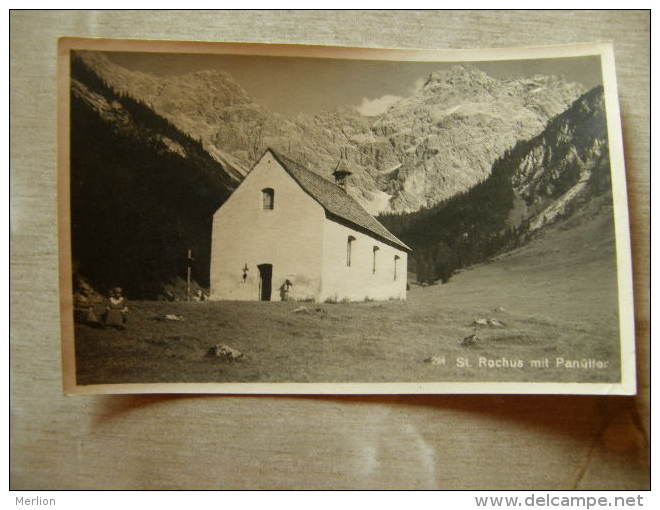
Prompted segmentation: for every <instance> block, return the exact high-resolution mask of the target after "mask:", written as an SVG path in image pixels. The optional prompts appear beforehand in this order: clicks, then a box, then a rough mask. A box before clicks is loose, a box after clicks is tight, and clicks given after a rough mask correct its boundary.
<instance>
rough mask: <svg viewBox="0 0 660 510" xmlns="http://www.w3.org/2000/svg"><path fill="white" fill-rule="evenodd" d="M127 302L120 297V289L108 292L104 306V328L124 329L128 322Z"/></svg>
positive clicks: (116, 288)
mask: <svg viewBox="0 0 660 510" xmlns="http://www.w3.org/2000/svg"><path fill="white" fill-rule="evenodd" d="M127 304H128V302H127V301H126V298H125V297H124V296H122V290H121V288H120V287H115V288H114V289H112V290H111V291H110V297H109V298H108V302H107V305H106V311H105V326H106V327H112V328H117V329H124V328H125V324H126V322H127V320H128V306H127Z"/></svg>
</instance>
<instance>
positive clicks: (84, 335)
mask: <svg viewBox="0 0 660 510" xmlns="http://www.w3.org/2000/svg"><path fill="white" fill-rule="evenodd" d="M129 306H130V316H129V322H128V324H127V328H126V329H125V330H123V331H117V330H105V329H104V330H101V329H94V328H90V327H88V326H84V325H76V328H75V346H76V362H77V380H78V384H101V383H128V382H132V383H146V382H414V381H420V382H422V381H423V382H444V381H465V382H468V381H475V382H476V381H501V382H505V381H533V382H616V381H618V380H619V371H620V362H619V337H618V314H617V292H616V270H615V253H614V245H613V240H612V225H611V220H610V217H609V215H607V214H599V215H598V216H595V217H592V218H584V217H580V218H576V219H575V220H573V221H572V222H568V223H563V224H562V225H561V226H555V227H552V228H550V229H547V230H546V233H545V234H544V236H543V237H541V238H539V239H536V240H535V241H533V242H532V243H530V244H529V245H527V246H526V247H524V248H521V249H519V250H517V251H515V252H512V253H509V254H507V255H505V256H501V257H499V258H498V259H496V260H494V261H491V262H489V263H487V264H482V265H479V266H475V267H472V268H470V269H469V270H466V271H463V272H461V273H460V274H456V275H455V276H454V277H452V279H451V280H450V281H449V282H448V283H446V284H438V285H431V286H426V287H420V286H418V285H415V284H412V285H411V290H410V291H409V293H408V299H407V300H406V301H386V302H365V303H337V304H330V303H296V302H269V303H266V302H227V301H224V302H208V301H207V302H201V303H198V302H173V303H170V302H157V301H132V302H130V303H129ZM299 307H305V310H304V311H302V312H295V311H294V310H296V309H298V308H299ZM165 314H176V315H181V316H183V318H184V320H183V321H159V320H155V318H156V317H162V316H164V315H165ZM478 319H496V320H497V321H499V322H500V323H501V324H502V325H503V326H494V325H491V324H485V325H479V324H477V325H475V324H474V322H475V320H478ZM471 334H476V335H477V337H478V339H477V341H476V342H475V343H473V344H472V345H461V344H460V341H461V340H462V339H463V338H464V337H467V336H469V335H471ZM216 344H225V345H228V346H230V347H232V348H234V349H238V350H239V351H241V352H242V353H244V355H245V359H244V360H241V361H237V362H227V361H223V360H221V359H219V358H217V357H213V356H210V355H209V354H208V352H209V349H210V348H211V347H213V346H214V345H216ZM432 356H435V357H436V359H438V360H443V361H439V364H433V363H429V362H425V361H424V360H427V359H428V358H430V357H432ZM480 358H481V363H482V365H483V364H484V363H485V366H479V363H480V361H479V360H480ZM557 358H564V359H566V360H578V361H579V360H583V359H585V360H593V362H589V363H592V364H595V363H597V362H603V363H605V362H606V366H601V367H600V368H599V367H595V366H591V367H589V366H587V367H586V368H567V367H566V366H557V361H556V360H557ZM546 359H547V362H546V361H545V360H546ZM466 360H467V361H466ZM484 360H491V361H486V362H484ZM532 360H535V362H537V365H536V366H534V367H533V366H531V361H532ZM520 362H522V364H523V366H522V367H520V366H517V365H518V364H519V363H520ZM443 363H444V364H443ZM468 363H469V366H467V364H468ZM546 364H547V366H546Z"/></svg>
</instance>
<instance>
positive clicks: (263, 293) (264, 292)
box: [257, 264, 273, 301]
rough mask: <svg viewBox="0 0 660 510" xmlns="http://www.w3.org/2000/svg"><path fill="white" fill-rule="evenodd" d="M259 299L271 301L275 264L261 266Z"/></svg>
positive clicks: (259, 266)
mask: <svg viewBox="0 0 660 510" xmlns="http://www.w3.org/2000/svg"><path fill="white" fill-rule="evenodd" d="M257 267H258V268H259V299H260V300H261V301H270V295H271V291H272V287H273V285H272V282H273V264H259V265H258V266H257Z"/></svg>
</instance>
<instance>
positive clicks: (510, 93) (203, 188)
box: [58, 38, 635, 394]
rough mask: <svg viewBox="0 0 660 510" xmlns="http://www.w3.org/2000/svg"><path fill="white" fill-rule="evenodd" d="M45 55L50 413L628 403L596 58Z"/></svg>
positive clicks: (605, 85) (622, 248) (614, 208)
mask: <svg viewBox="0 0 660 510" xmlns="http://www.w3.org/2000/svg"><path fill="white" fill-rule="evenodd" d="M59 51H60V54H59V62H58V63H59V81H58V83H59V126H58V127H59V131H58V141H59V147H58V149H59V151H58V161H59V198H58V200H59V202H58V206H59V225H58V231H59V243H60V245H59V246H60V299H61V331H62V350H63V366H64V390H65V392H66V393H68V394H94V393H168V392H170V393H303V394H304V393H307V394H318V393H331V394H341V393H353V394H355V393H361V394H377V393H392V394H397V393H557V394H561V393H570V394H634V393H635V356H634V321H633V300H632V276H631V263H630V239H629V235H630V234H629V230H628V204H627V196H626V181H625V170H624V163H623V161H624V160H623V144H622V141H621V124H620V117H619V116H620V114H619V109H618V99H617V88H616V79H615V73H614V61H613V52H612V48H611V46H610V45H608V44H584V45H567V46H554V47H539V48H524V49H520V48H518V49H510V50H509V49H497V50H494V49H490V50H482V51H481V50H465V51H458V50H456V51H450V50H443V51H440V50H379V49H368V50H367V49H361V48H342V47H319V46H302V45H301V46H284V45H265V44H261V45H259V44H237V43H235V44H231V43H217V44H214V43H193V42H190V43H183V42H181V43H177V42H150V41H137V40H135V41H126V40H125V41H122V40H102V39H99V40H93V39H67V38H64V39H61V40H60V47H59Z"/></svg>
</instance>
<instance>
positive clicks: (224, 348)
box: [209, 344, 245, 361]
mask: <svg viewBox="0 0 660 510" xmlns="http://www.w3.org/2000/svg"><path fill="white" fill-rule="evenodd" d="M209 355H210V356H213V357H216V358H220V359H221V360H223V361H240V360H243V359H245V355H244V354H243V353H242V352H241V351H239V350H238V349H234V348H233V347H229V346H228V345H224V344H217V345H214V346H213V347H211V348H210V349H209Z"/></svg>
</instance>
